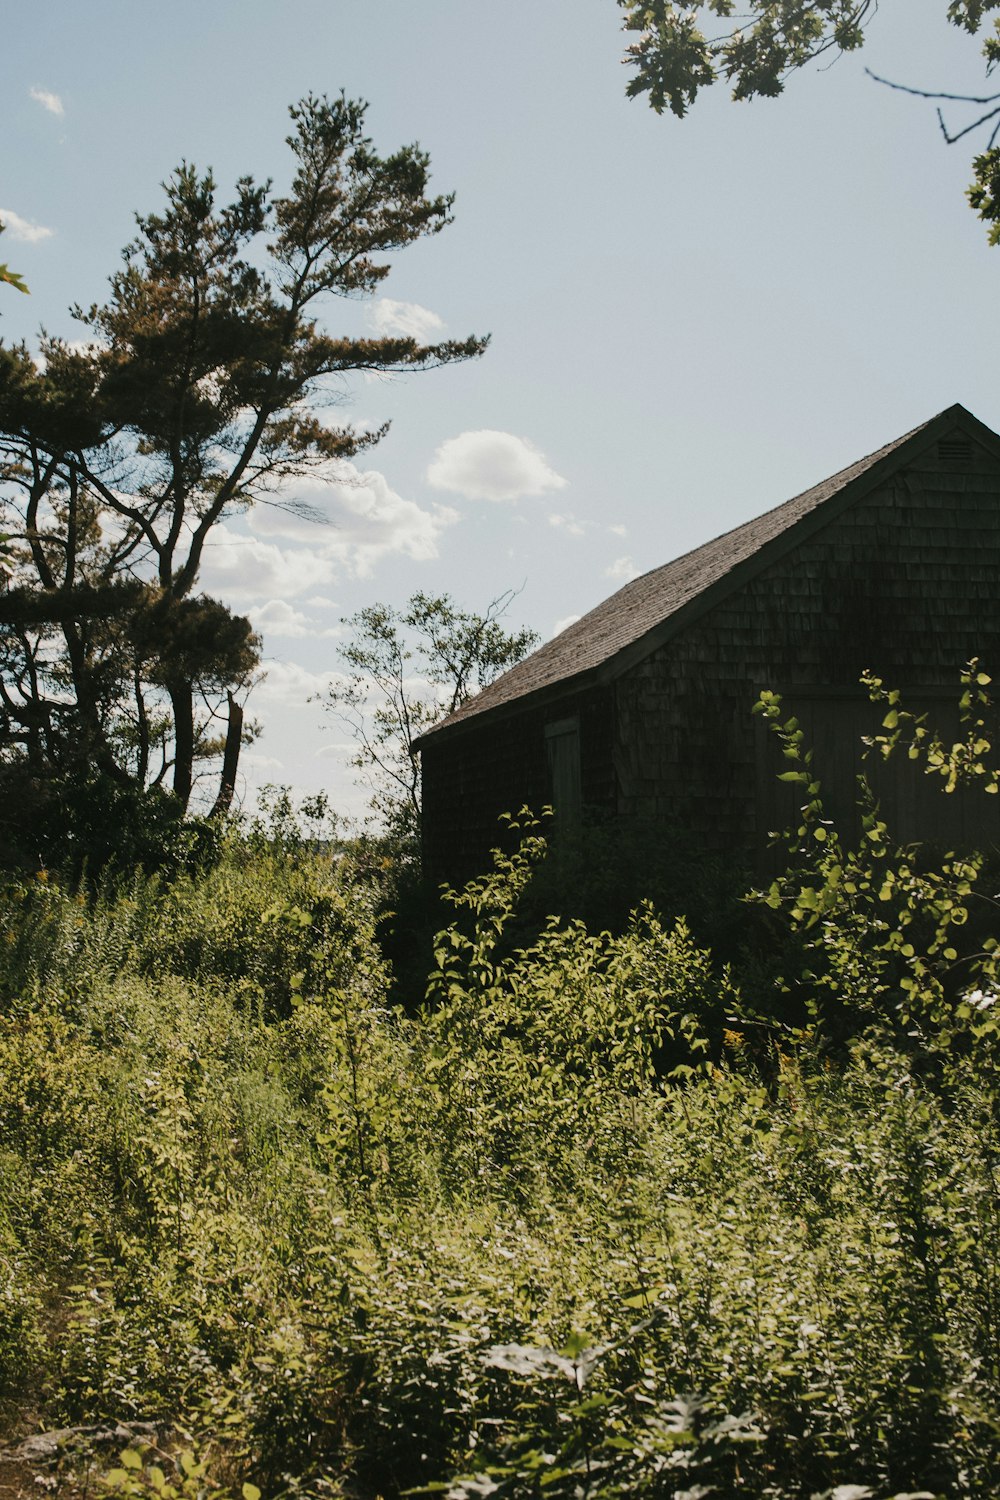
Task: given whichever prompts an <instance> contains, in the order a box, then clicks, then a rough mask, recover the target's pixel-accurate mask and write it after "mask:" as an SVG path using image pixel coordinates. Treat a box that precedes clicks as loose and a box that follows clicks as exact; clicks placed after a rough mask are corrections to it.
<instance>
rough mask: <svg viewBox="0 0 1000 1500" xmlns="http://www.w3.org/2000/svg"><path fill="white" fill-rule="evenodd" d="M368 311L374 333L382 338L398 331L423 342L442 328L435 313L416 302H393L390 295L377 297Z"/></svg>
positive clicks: (439, 319)
mask: <svg viewBox="0 0 1000 1500" xmlns="http://www.w3.org/2000/svg"><path fill="white" fill-rule="evenodd" d="M368 311H369V316H370V318H371V321H372V323H373V325H374V327H375V331H376V333H380V334H381V335H382V337H383V338H391V337H392V335H393V334H397V333H398V334H402V336H403V337H404V338H408V339H416V340H417V342H418V343H424V342H426V341H427V340H428V339H431V338H433V336H434V335H435V334H436V333H440V332H441V331H442V329H443V328H444V322H443V320H442V319H441V318H439V317H438V315H437V313H435V312H431V310H430V308H428V307H421V306H420V304H419V303H418V302H395V301H393V299H392V298H391V297H379V298H378V300H377V301H376V302H374V303H373V304H372V306H371V307H370V308H369V310H368Z"/></svg>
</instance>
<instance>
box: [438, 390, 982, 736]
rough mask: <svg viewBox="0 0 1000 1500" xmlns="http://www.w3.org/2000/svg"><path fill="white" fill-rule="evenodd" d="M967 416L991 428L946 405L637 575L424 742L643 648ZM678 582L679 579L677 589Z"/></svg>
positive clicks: (445, 721)
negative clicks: (878, 473) (866, 481)
mask: <svg viewBox="0 0 1000 1500" xmlns="http://www.w3.org/2000/svg"><path fill="white" fill-rule="evenodd" d="M960 414H961V415H963V416H965V417H970V418H971V420H972V421H973V422H975V423H976V425H977V426H979V427H983V424H982V423H980V422H979V421H978V419H977V418H975V417H973V416H972V414H971V413H970V412H968V411H967V410H966V408H965V407H963V406H961V405H960V404H958V403H956V404H954V405H953V406H950V407H946V408H945V410H944V411H941V412H939V413H938V414H937V415H936V416H934V417H931V418H929V419H928V420H927V421H926V422H921V423H919V424H918V425H917V426H916V427H913V428H911V429H910V431H909V432H905V433H903V435H902V436H901V437H898V438H895V439H894V440H893V441H892V442H889V443H885V444H883V446H882V447H881V448H876V449H874V450H873V451H872V452H871V453H869V454H866V455H865V457H863V458H859V459H855V461H854V463H852V464H848V465H847V466H846V467H845V468H843V469H839V470H837V472H836V473H835V474H831V475H830V476H829V477H828V478H826V479H821V480H820V481H819V483H818V484H814V485H811V486H810V487H809V488H808V489H805V490H802V491H800V492H799V493H798V494H797V495H793V496H792V497H791V498H790V499H788V500H783V501H781V503H780V504H778V505H775V506H772V507H771V508H770V509H769V510H766V511H762V512H761V513H760V514H759V515H756V516H751V517H750V518H749V519H748V520H746V521H741V522H740V523H739V524H738V525H737V526H734V527H731V528H730V529H729V530H728V531H724V532H720V533H719V535H718V536H715V537H712V538H710V539H709V540H708V541H705V542H702V543H700V544H699V546H697V547H692V548H691V549H690V550H689V551H687V552H682V553H681V554H680V556H678V557H675V558H672V559H671V560H670V561H668V562H665V563H660V564H658V565H657V566H656V567H655V568H650V569H648V570H647V571H646V572H645V573H640V574H639V575H638V576H637V577H636V578H631V579H629V581H628V582H627V583H625V584H623V585H622V586H621V588H619V589H616V590H615V592H614V593H613V594H609V595H608V596H607V597H606V598H604V599H602V600H601V601H600V602H599V603H597V604H595V605H594V606H593V608H592V609H589V610H588V611H587V613H586V614H584V615H581V617H580V618H579V619H578V620H575V621H574V622H573V624H572V625H567V626H566V628H565V629H564V630H561V631H560V632H559V634H558V635H555V636H552V637H551V638H550V639H549V640H548V641H546V642H544V644H543V645H541V646H539V647H538V649H537V650H536V651H534V652H532V654H531V655H530V656H527V657H525V658H524V660H523V661H521V662H518V663H517V665H516V666H514V667H511V669H510V670H509V671H508V672H505V673H504V674H503V675H502V676H500V677H498V678H496V679H495V681H493V682H492V683H490V684H489V685H488V686H487V687H485V688H483V689H482V691H481V692H480V693H478V694H477V695H476V696H475V697H474V698H470V699H469V700H468V702H467V703H465V704H463V705H462V707H461V708H459V709H456V711H455V712H454V713H452V714H449V715H448V717H447V718H446V719H442V720H441V721H440V722H439V723H437V724H434V725H432V726H431V727H430V728H429V729H427V730H426V731H425V733H424V734H423V735H421V736H420V737H419V739H418V740H417V744H418V745H419V744H420V742H421V741H422V740H425V739H428V738H429V737H430V736H432V735H434V734H437V733H438V732H439V731H440V730H442V729H445V728H446V727H449V726H451V725H454V724H457V723H460V722H461V721H463V720H465V719H469V718H473V717H476V716H477V715H479V714H481V713H486V712H488V711H489V710H490V709H493V708H498V707H500V706H501V705H502V704H505V703H510V702H513V701H515V700H519V699H522V698H525V697H527V696H528V695H529V694H534V693H536V692H540V691H542V690H543V689H545V688H552V687H555V686H557V685H558V684H560V683H562V682H566V681H568V680H569V679H571V678H574V677H579V676H581V675H582V674H584V673H585V672H588V671H592V670H596V669H597V668H598V667H601V666H604V665H605V664H606V663H607V662H608V661H610V660H612V659H614V658H615V657H616V656H618V655H619V654H621V653H622V652H624V651H626V650H628V649H629V648H630V647H634V646H636V645H637V644H638V643H639V642H640V641H642V640H643V639H644V638H645V637H646V636H648V635H649V634H650V633H651V632H652V631H654V630H656V628H657V626H659V625H662V624H664V623H665V622H666V621H667V620H669V619H671V618H672V617H673V616H674V615H676V614H677V613H678V612H679V611H680V610H681V609H684V608H685V606H687V605H690V604H692V603H693V602H694V601H695V600H696V599H698V598H699V596H701V595H703V594H704V593H705V592H706V591H707V590H708V589H710V588H712V587H713V586H714V585H716V584H720V583H721V582H722V581H723V580H724V579H725V578H726V577H727V576H728V575H729V574H731V573H732V572H733V571H734V569H736V568H738V567H739V566H740V565H741V564H745V563H748V562H749V561H750V560H751V559H753V558H754V557H755V556H756V555H757V554H758V553H760V552H761V551H762V550H763V549H764V548H766V547H768V546H769V544H770V543H772V542H776V541H777V539H778V538H779V537H781V536H782V535H783V534H785V533H787V532H789V531H791V530H792V528H793V527H795V526H797V525H798V523H799V522H800V521H802V520H804V519H805V518H806V517H807V516H809V515H811V514H813V513H814V512H815V511H816V510H818V509H819V507H820V506H822V505H825V504H827V503H828V502H829V501H830V500H832V499H834V498H835V497H836V496H837V495H840V494H842V493H843V492H844V491H845V490H846V489H847V488H848V487H849V486H850V485H852V484H854V483H855V482H856V481H857V480H859V479H862V478H863V477H864V476H865V475H866V474H868V473H869V472H870V471H871V470H872V469H873V468H875V467H876V465H877V464H879V463H880V462H882V460H884V459H886V458H889V457H890V456H891V455H892V454H893V453H894V452H896V451H897V450H898V449H900V448H902V447H904V446H905V445H906V444H908V443H911V442H912V441H913V440H914V439H915V438H917V437H919V436H920V434H921V433H923V432H926V431H927V430H928V429H930V428H933V427H934V426H936V425H937V424H939V423H942V422H943V421H944V419H946V418H947V417H956V416H958V415H960ZM984 431H985V432H987V433H988V432H989V431H990V429H989V428H984ZM747 538H751V539H753V545H752V546H750V547H747V546H746V545H745V544H746V541H747ZM671 582H673V584H674V587H673V589H672V590H671V589H670V583H671Z"/></svg>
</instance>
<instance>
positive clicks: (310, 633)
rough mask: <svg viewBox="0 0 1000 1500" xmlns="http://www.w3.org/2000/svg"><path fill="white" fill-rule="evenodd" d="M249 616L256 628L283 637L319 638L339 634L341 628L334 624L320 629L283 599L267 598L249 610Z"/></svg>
mask: <svg viewBox="0 0 1000 1500" xmlns="http://www.w3.org/2000/svg"><path fill="white" fill-rule="evenodd" d="M250 618H251V619H252V620H253V623H254V625H256V627H257V629H258V630H263V631H265V632H266V633H267V634H268V635H276V636H284V637H294V636H299V637H308V638H309V639H311V640H319V639H321V638H322V637H324V636H334V635H341V634H342V629H341V627H340V626H339V625H334V626H332V627H328V628H326V629H322V628H321V627H320V626H318V625H314V624H313V622H312V621H311V620H310V619H309V618H308V616H306V615H304V614H303V613H302V612H301V610H298V609H293V607H292V605H290V604H289V603H288V602H287V601H286V600H284V599H269V600H268V602H267V603H266V604H261V605H257V606H256V607H255V608H253V609H251V610H250Z"/></svg>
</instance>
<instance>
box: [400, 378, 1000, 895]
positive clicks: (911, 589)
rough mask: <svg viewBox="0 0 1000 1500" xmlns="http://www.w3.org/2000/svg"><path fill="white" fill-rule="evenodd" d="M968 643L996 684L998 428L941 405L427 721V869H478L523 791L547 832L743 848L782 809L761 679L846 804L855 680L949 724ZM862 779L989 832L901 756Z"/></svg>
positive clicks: (911, 808) (762, 840)
mask: <svg viewBox="0 0 1000 1500" xmlns="http://www.w3.org/2000/svg"><path fill="white" fill-rule="evenodd" d="M973 656H978V657H979V658H980V659H981V660H982V662H983V665H984V666H985V667H986V668H987V669H990V668H992V670H993V671H994V672H995V673H996V674H997V676H998V678H1000V437H998V436H997V435H996V434H995V433H994V432H992V431H991V430H990V429H989V428H987V427H985V426H984V425H983V424H982V423H981V422H979V421H977V419H976V418H975V417H973V416H972V415H971V414H970V413H969V412H967V411H966V410H965V409H964V408H963V407H961V406H952V407H950V408H949V409H948V410H947V411H944V412H942V413H941V414H940V415H939V416H937V417H934V418H933V419H932V420H931V421H929V422H926V423H925V424H924V425H923V426H921V427H918V428H916V429H915V430H914V431H913V432H910V433H907V434H906V436H904V437H902V438H899V439H898V440H897V441H896V442H893V443H889V444H888V445H887V446H886V447H884V448H882V449H880V450H879V451H878V452H877V453H873V454H871V455H869V456H868V457H867V458H863V459H861V460H860V461H859V462H857V463H855V464H852V465H851V466H850V468H847V469H844V470H842V472H841V473H839V474H835V475H834V476H833V477H832V478H831V479H827V480H824V481H823V483H822V484H818V485H816V486H815V487H814V488H813V489H810V490H807V491H806V492H805V493H804V494H802V495H798V496H796V497H795V498H794V499H792V500H788V501H787V502H786V503H785V504H783V505H780V506H778V507H777V508H776V509H775V510H771V511H768V512H767V513H766V514H764V515H762V516H759V517H757V518H756V519H755V520H752V521H748V522H746V523H745V524H744V525H742V526H738V527H736V528H735V530H733V531H730V532H727V533H726V534H725V535H724V536H720V537H717V538H716V539H715V540H714V541H710V542H707V543H706V544H705V545H704V546H702V547H698V548H696V549H695V550H694V551H693V552H689V553H687V554H686V555H685V556H683V557H679V558H677V559H676V561H674V562H670V563H667V564H666V565H665V566H664V567H660V568H655V569H653V571H652V572H649V573H646V574H644V575H643V576H642V577H641V578H636V579H634V580H633V581H632V582H631V583H628V584H626V585H625V587H624V588H622V589H619V590H618V592H617V593H616V594H613V595H612V596H611V597H610V598H609V599H607V600H605V601H604V603H602V604H599V605H598V606H597V608H596V609H593V610H591V611H590V613H589V614H587V615H585V616H584V617H583V618H582V619H580V620H578V621H577V622H576V623H575V624H573V625H570V626H569V627H568V628H567V629H565V630H564V631H562V632H561V634H559V635H557V636H556V637H555V638H554V639H553V640H551V641H549V642H547V644H546V645H544V646H542V647H541V648H540V649H539V650H538V651H536V652H535V653H534V654H533V655H532V656H529V657H527V658H526V659H525V660H524V661H522V662H521V663H519V665H518V666H516V667H514V668H513V669H512V670H511V671H509V672H507V673H506V674H505V675H504V676H502V677H500V678H498V679H497V680H496V681H495V682H494V683H492V684H491V685H490V686H489V687H487V688H486V689H485V690H484V691H483V692H481V693H480V694H479V695H478V696H477V697H476V698H473V699H472V700H470V702H468V703H467V704H465V705H464V707H462V708H461V709H459V710H458V712H457V713H454V714H452V715H450V717H448V718H447V719H445V720H443V721H442V722H441V723H440V724H438V725H436V726H435V727H434V728H432V729H431V730H429V731H428V732H427V733H426V734H424V735H423V736H422V738H421V740H420V741H419V743H418V748H419V751H420V754H421V760H422V779H423V807H424V858H425V867H426V870H427V872H428V874H429V875H431V876H432V877H434V878H448V879H452V880H458V879H462V878H465V877H466V876H467V875H469V874H470V873H475V872H478V871H480V870H482V869H483V868H485V867H486V865H487V862H488V851H489V849H490V848H491V847H492V846H493V845H494V844H495V843H496V842H497V838H498V823H497V819H498V816H499V815H500V814H502V813H504V812H506V811H510V812H514V811H516V810H517V809H518V808H520V807H521V806H522V805H524V804H527V805H529V806H530V807H533V808H535V809H539V808H541V807H542V806H543V805H544V804H546V803H551V804H553V805H554V807H555V812H556V826H557V828H558V827H559V825H560V824H561V825H562V826H563V827H565V828H572V827H573V826H575V825H579V823H580V822H581V820H585V819H586V818H587V817H588V816H591V817H596V818H605V819H606V818H612V819H621V820H632V821H633V822H635V823H637V824H639V825H648V824H650V823H653V824H657V825H660V824H662V825H674V826H680V827H683V828H686V829H688V830H690V831H691V832H692V833H693V834H694V835H695V836H696V837H697V838H698V839H699V840H704V842H705V846H706V847H707V848H712V849H715V850H732V851H733V852H734V853H736V852H739V853H751V854H752V852H753V851H754V850H757V851H759V850H760V849H761V848H762V847H764V846H765V845H766V842H767V836H768V833H769V831H770V830H773V829H775V828H776V827H779V826H785V825H787V823H788V822H789V821H790V819H791V817H793V816H794V812H795V804H794V789H790V788H789V787H788V785H787V784H786V783H781V782H779V781H778V780H777V779H776V778H777V774H778V772H779V771H780V770H781V769H782V762H781V758H780V751H779V748H778V746H777V745H776V743H775V740H774V736H773V735H770V734H769V733H768V731H767V729H766V727H765V726H764V725H763V724H762V721H761V718H760V716H755V715H753V713H752V708H753V704H754V702H755V701H756V699H757V697H758V695H759V694H760V692H761V690H762V689H764V688H770V689H773V690H775V691H777V692H780V693H781V694H782V695H783V699H784V701H785V702H786V703H787V705H788V707H789V711H790V712H794V713H795V714H796V715H797V717H798V719H799V721H800V724H801V725H802V727H803V728H804V730H805V731H806V734H807V735H808V737H809V740H810V742H811V743H812V744H813V746H814V751H815V760H816V772H817V775H818V776H819V778H820V779H821V781H822V784H823V793H824V798H825V801H826V804H827V807H828V808H829V810H830V811H831V812H832V813H833V814H834V815H837V816H841V817H849V816H850V815H851V809H852V808H853V804H854V793H855V777H856V774H857V771H858V769H859V757H860V746H859V740H860V737H861V736H862V735H863V734H865V733H871V732H873V730H875V729H876V728H877V725H878V722H879V717H880V716H878V717H875V716H874V710H873V709H872V706H871V704H870V702H869V700H868V697H867V694H866V693H865V692H864V690H863V689H862V688H861V687H860V685H859V676H860V674H861V673H862V672H863V671H865V670H872V671H874V672H875V673H877V674H878V675H879V676H880V677H882V678H883V679H884V680H885V681H886V682H887V683H888V684H889V685H891V686H896V687H899V688H900V689H902V690H903V693H904V696H905V702H906V705H907V706H910V707H913V708H915V709H917V710H918V711H925V710H929V711H930V712H931V714H932V716H934V717H938V718H939V719H940V717H941V716H942V715H943V716H944V718H945V719H946V720H947V719H948V718H949V716H951V717H952V718H954V719H956V720H957V708H956V706H955V705H956V701H957V696H958V674H959V671H960V669H961V667H962V665H963V664H964V663H965V662H966V661H967V660H969V659H970V658H971V657H973ZM877 790H878V794H879V796H880V798H881V800H882V805H883V809H884V811H885V814H886V816H887V818H888V819H889V820H890V823H891V824H892V826H893V827H894V831H895V832H896V833H897V835H898V836H899V837H900V838H902V839H909V838H918V837H923V838H931V839H935V838H946V839H965V841H966V842H968V843H973V842H982V841H983V840H984V839H987V838H989V839H993V838H994V836H995V830H994V829H993V827H992V825H991V824H989V823H988V822H984V821H983V818H984V813H983V810H982V804H986V803H989V804H992V803H993V802H1000V798H979V799H978V800H977V801H976V803H975V805H974V806H973V805H972V804H971V802H970V799H969V798H964V799H963V798H961V797H959V798H942V796H941V794H940V792H939V790H938V787H937V785H936V783H935V781H934V779H933V778H929V777H927V776H926V775H921V774H920V773H919V771H918V770H914V768H913V767H912V765H911V763H910V762H908V761H907V760H906V759H905V757H903V758H901V759H900V760H899V761H897V762H890V763H889V765H888V766H886V767H885V768H884V770H883V771H882V773H881V781H880V782H879V784H878V788H877ZM994 821H996V819H995V818H994ZM997 842H1000V837H997Z"/></svg>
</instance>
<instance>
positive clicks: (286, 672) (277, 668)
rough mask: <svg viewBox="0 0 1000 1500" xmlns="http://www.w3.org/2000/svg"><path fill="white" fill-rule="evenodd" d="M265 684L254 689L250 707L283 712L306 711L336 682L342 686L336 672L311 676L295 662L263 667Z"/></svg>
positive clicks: (340, 678) (274, 662) (268, 663)
mask: <svg viewBox="0 0 1000 1500" xmlns="http://www.w3.org/2000/svg"><path fill="white" fill-rule="evenodd" d="M265 671H266V676H265V678H264V681H263V682H262V683H260V685H259V686H258V687H256V688H255V689H254V695H253V699H252V702H253V703H255V704H256V703H263V704H265V705H267V704H276V705H278V706H280V707H282V708H295V707H300V708H301V707H305V705H306V704H307V703H308V702H309V699H310V698H315V697H316V695H317V694H320V695H322V696H323V697H325V696H326V693H327V691H328V689H329V688H330V687H331V686H332V685H333V683H335V682H343V681H344V678H343V676H342V674H341V673H339V672H310V671H309V670H308V669H307V668H306V667H301V666H299V664H298V662H295V661H272V662H267V663H266V664H265Z"/></svg>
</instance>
